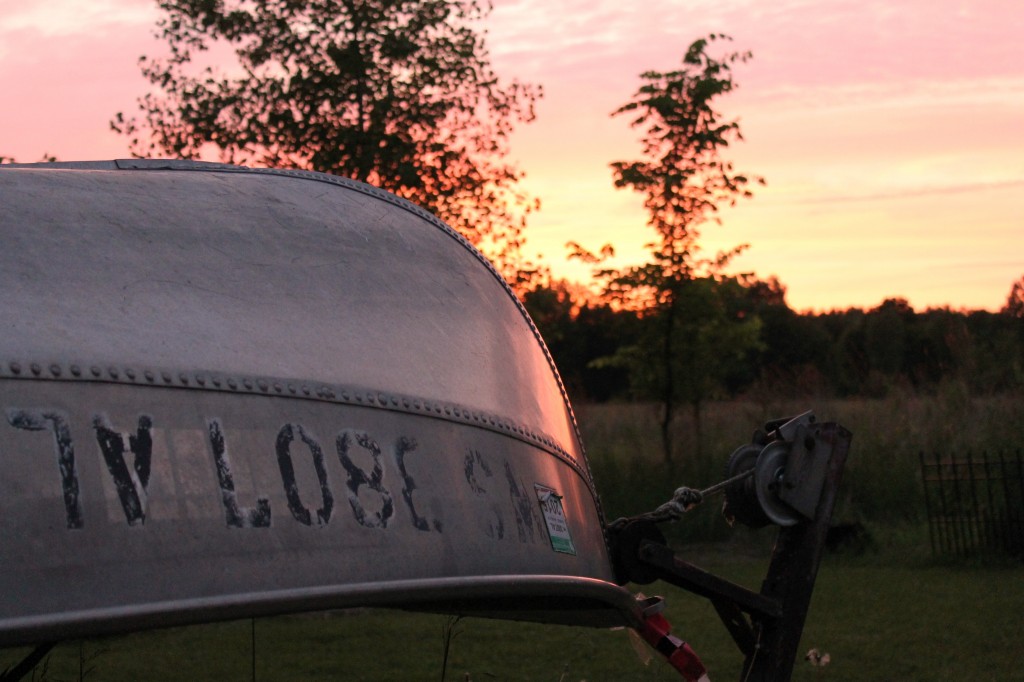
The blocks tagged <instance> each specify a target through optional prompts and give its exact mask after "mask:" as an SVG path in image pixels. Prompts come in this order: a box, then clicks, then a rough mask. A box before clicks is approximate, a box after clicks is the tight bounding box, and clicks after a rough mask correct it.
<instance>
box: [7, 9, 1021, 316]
mask: <svg viewBox="0 0 1024 682" xmlns="http://www.w3.org/2000/svg"><path fill="white" fill-rule="evenodd" d="M158 16H159V12H158V10H157V8H156V3H155V2H147V1H146V0H32V1H31V2H14V1H12V0H0V93H3V105H2V107H0V155H5V156H13V157H15V158H17V159H18V160H19V161H35V160H38V159H39V158H40V157H42V155H43V154H44V153H48V154H53V155H55V156H57V157H59V158H60V159H61V160H84V159H108V158H122V157H125V156H128V155H129V154H128V149H127V143H126V140H125V139H123V138H121V137H119V136H117V135H116V134H114V133H112V132H111V131H110V130H109V127H108V121H109V120H110V118H111V117H112V116H113V114H114V113H116V112H118V111H123V112H125V113H126V114H131V113H134V111H135V108H136V107H135V98H136V97H138V96H140V95H142V94H143V93H144V92H146V91H147V89H148V87H149V86H148V83H147V82H146V81H144V79H143V78H142V76H141V75H140V73H139V70H138V66H137V63H136V62H137V59H138V57H139V56H140V55H142V54H156V53H158V52H159V51H160V50H161V44H160V43H159V42H157V41H156V39H155V38H154V37H153V27H154V24H155V22H156V20H157V18H158ZM484 27H485V28H487V29H488V31H489V39H488V40H489V46H490V49H491V53H492V58H493V61H494V64H495V66H496V68H497V70H498V73H499V74H500V75H501V76H502V77H503V78H506V79H508V78H511V77H516V78H519V79H521V80H526V81H531V82H535V83H539V84H541V85H543V87H544V90H545V98H544V100H543V101H542V102H541V103H540V106H539V108H538V118H537V121H536V122H534V123H532V124H530V125H528V126H524V127H521V128H519V129H518V131H517V132H516V134H515V136H514V138H513V140H512V157H513V159H514V160H515V161H516V162H517V163H518V164H519V166H520V167H521V168H522V169H523V170H525V171H526V173H527V176H528V177H527V180H526V184H527V188H528V189H529V191H530V192H532V193H533V194H534V195H536V196H538V197H539V198H540V199H541V201H542V203H543V207H542V210H541V211H540V212H539V213H538V214H536V215H535V216H534V217H533V218H532V219H531V222H530V226H529V228H528V232H527V240H528V241H527V250H528V252H530V253H534V252H538V251H539V252H541V253H542V254H543V256H544V262H546V263H547V264H548V265H549V266H550V267H551V268H552V270H553V271H554V273H555V274H556V275H558V276H565V277H568V278H570V279H575V280H580V281H586V280H587V279H588V276H589V270H588V268H587V267H586V266H582V265H580V264H577V263H569V262H567V261H566V260H565V253H566V250H565V248H564V244H565V242H567V241H569V240H574V241H578V242H581V243H582V244H584V245H585V246H588V247H590V248H592V249H597V248H599V247H600V246H601V245H602V244H604V243H606V242H612V243H613V244H614V245H615V247H616V253H617V263H618V264H626V263H637V262H640V261H641V260H642V259H643V258H644V255H645V254H644V248H643V245H644V244H645V243H646V242H647V241H649V240H650V239H651V237H652V233H651V232H650V231H649V228H647V227H646V216H645V214H644V212H643V210H642V206H641V202H640V198H639V197H638V196H636V195H633V194H632V193H630V192H627V191H616V190H615V189H614V188H613V187H612V183H611V175H610V171H609V167H608V165H609V163H610V162H612V161H616V160H627V159H632V158H636V157H637V155H638V154H639V145H638V143H637V135H636V132H635V131H633V130H631V129H630V128H629V126H628V121H627V120H626V119H625V118H615V119H612V118H611V117H610V116H609V113H610V112H611V111H613V110H614V109H615V108H617V107H618V106H619V105H621V104H623V103H625V102H626V101H627V100H628V99H629V97H630V96H631V95H632V93H633V92H634V91H635V90H636V88H637V87H638V85H639V80H638V74H639V73H641V72H642V71H645V70H648V69H656V70H668V69H671V68H674V67H675V66H677V65H678V64H679V60H680V58H681V55H682V53H683V51H684V50H685V48H686V47H687V45H689V44H690V42H692V41H693V40H694V39H695V38H698V37H700V36H702V35H705V34H708V33H710V32H724V33H728V34H729V35H731V36H732V37H733V38H734V41H735V42H734V43H733V44H732V47H733V48H735V49H738V50H752V51H753V53H754V59H753V60H752V61H751V62H748V63H747V64H745V65H740V66H739V67H738V68H737V70H736V73H735V76H736V80H737V81H738V82H739V84H740V88H739V89H738V90H737V91H736V92H734V93H733V94H731V95H729V96H728V97H727V99H725V100H723V101H722V107H723V109H724V110H725V111H726V112H727V113H730V114H731V115H733V116H736V117H738V118H739V119H740V123H741V126H742V129H743V133H744V137H745V138H746V141H745V142H743V143H741V144H739V145H738V146H736V147H734V148H732V149H731V150H730V151H729V153H730V154H731V158H732V159H733V160H734V161H735V163H736V167H737V168H738V169H739V170H742V171H745V172H749V173H753V174H757V175H761V176H764V177H765V178H766V179H767V181H768V186H767V187H765V188H762V189H760V190H759V191H758V192H757V196H756V197H755V198H754V199H753V200H749V201H746V202H743V203H742V204H741V205H740V206H738V207H736V208H733V209H727V210H725V211H724V212H723V213H722V219H723V224H722V225H721V226H716V225H709V226H708V227H707V228H706V230H705V233H704V234H705V238H704V245H705V249H706V250H707V251H708V252H711V253H713V252H715V251H717V250H719V249H721V248H726V247H730V246H733V245H735V244H738V243H749V244H750V245H751V247H750V249H749V250H748V251H747V252H746V253H745V254H744V255H743V256H742V257H741V258H739V259H737V260H736V261H735V263H734V265H735V269H736V270H737V271H753V272H755V273H756V274H757V275H758V276H760V277H768V276H770V275H776V276H778V277H779V279H780V280H781V281H782V282H783V284H785V285H786V287H787V288H788V296H787V300H788V301H789V304H790V305H791V306H792V307H794V308H796V309H799V310H807V309H815V310H827V309H832V308H845V307H848V306H860V307H872V306H875V305H878V304H879V303H880V302H881V301H882V300H883V299H885V298H888V297H904V298H906V299H908V300H909V301H910V303H911V304H912V305H913V306H914V307H915V308H918V309H924V308H926V307H935V306H946V305H948V306H951V307H953V308H968V309H980V308H984V309H989V310H996V309H998V308H1000V307H1001V306H1002V305H1003V304H1004V302H1005V301H1006V297H1007V294H1008V293H1009V290H1010V287H1011V284H1012V282H1013V281H1014V280H1016V279H1018V278H1019V277H1021V276H1022V275H1024V3H1022V2H1021V1H1020V0H978V1H963V2H960V1H956V0H906V1H902V2H901V1H896V0H884V1H875V0H853V1H847V0H834V1H824V0H818V1H815V0H774V1H772V2H766V1H762V0H758V1H755V0H716V1H714V2H711V1H706V0H688V1H681V0H676V1H670V0H647V1H645V2H642V3H640V2H632V3H629V2H622V1H621V0H615V1H611V0H587V1H586V2H583V1H582V0H563V1H556V0H548V1H547V2H541V1H540V0H495V8H494V11H493V13H492V14H491V16H490V18H489V19H488V20H487V22H486V24H485V26H484Z"/></svg>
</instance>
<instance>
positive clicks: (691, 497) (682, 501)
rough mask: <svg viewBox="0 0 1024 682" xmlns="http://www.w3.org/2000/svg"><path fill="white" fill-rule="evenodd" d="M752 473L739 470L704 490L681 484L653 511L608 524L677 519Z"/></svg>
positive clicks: (613, 525) (621, 524)
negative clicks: (705, 499) (707, 498)
mask: <svg viewBox="0 0 1024 682" xmlns="http://www.w3.org/2000/svg"><path fill="white" fill-rule="evenodd" d="M753 473H754V470H753V469H747V470H746V471H743V472H740V473H738V474H736V475H735V476H732V477H730V478H727V479H725V480H724V481H719V482H718V483H715V484H714V485H712V486H710V487H708V488H705V489H704V490H695V489H693V488H688V487H686V486H681V487H679V488H676V491H675V492H674V493H672V499H671V500H669V501H668V502H665V503H664V504H662V505H661V506H659V507H658V508H657V509H655V510H654V511H649V512H646V513H644V514H638V515H637V516H627V517H623V518H621V519H616V520H615V521H612V522H611V523H610V524H609V527H610V528H613V529H619V528H622V527H623V526H625V525H626V524H627V523H630V522H632V521H653V522H654V523H661V522H662V521H678V520H679V519H681V518H683V514H685V513H686V512H688V511H690V510H691V509H693V508H694V507H696V506H697V505H699V504H700V503H701V502H703V501H704V498H705V497H710V496H712V495H715V494H717V493H720V492H722V491H723V490H725V489H726V488H728V487H729V486H731V485H732V484H733V483H738V482H739V481H742V480H744V479H746V478H749V477H750V476H752V475H753Z"/></svg>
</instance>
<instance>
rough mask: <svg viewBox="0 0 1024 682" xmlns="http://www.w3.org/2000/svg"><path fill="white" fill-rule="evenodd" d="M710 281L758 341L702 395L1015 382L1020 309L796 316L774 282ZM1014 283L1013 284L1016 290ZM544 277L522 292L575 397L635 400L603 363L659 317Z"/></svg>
mask: <svg viewBox="0 0 1024 682" xmlns="http://www.w3.org/2000/svg"><path fill="white" fill-rule="evenodd" d="M727 284H728V286H726V284H719V285H718V287H719V289H720V290H721V291H720V293H722V294H723V295H722V296H720V300H722V301H723V305H724V306H725V307H726V308H727V310H726V315H727V316H728V317H730V318H732V319H734V320H737V321H740V320H742V321H747V322H749V321H751V320H756V321H757V322H758V325H759V328H760V331H759V342H758V343H757V344H756V345H755V346H754V347H753V348H751V349H749V350H748V351H747V352H746V353H744V354H743V355H742V356H737V357H735V358H732V359H730V361H729V363H728V369H727V371H725V372H724V373H722V374H721V375H720V376H719V378H718V381H717V385H716V386H715V387H714V389H713V390H712V391H711V393H710V394H709V395H706V396H705V398H707V399H723V398H734V397H738V396H744V395H758V394H761V395H764V394H768V395H771V396H774V397H801V396H807V395H814V396H835V397H868V398H878V397H884V396H885V395H887V394H889V393H890V392H892V391H894V390H912V391H916V392H924V393H927V392H932V391H936V390H938V389H939V388H940V387H941V386H942V385H943V384H944V383H947V382H951V381H953V382H958V383H960V384H961V385H963V386H964V387H965V388H967V389H968V390H969V391H970V392H971V393H973V394H977V395H990V394H997V393H1010V392H1017V391H1020V390H1021V389H1024V315H1022V314H1021V310H1020V309H1017V308H1016V307H1015V306H1013V305H1012V303H1013V300H1014V299H1013V294H1012V293H1011V299H1010V303H1008V305H1007V306H1006V307H1005V308H1004V309H1003V310H1002V311H1000V312H998V313H992V312H988V311H982V310H975V311H958V310H950V309H948V308H938V309H928V310H925V311H923V312H917V311H915V310H914V309H913V308H911V307H910V305H909V304H908V303H907V301H906V300H903V299H899V298H893V299H887V300H885V301H884V302H883V303H882V304H881V305H879V306H877V307H875V308H871V309H868V310H864V309H860V308H850V309H847V310H839V311H831V312H826V313H798V312H796V311H794V310H792V309H791V308H790V307H789V306H788V305H787V304H786V301H785V290H784V288H783V286H782V285H781V284H780V283H779V282H778V281H777V280H775V279H769V280H768V281H762V280H756V279H749V280H745V281H742V282H741V286H738V287H737V286H736V280H733V279H730V280H728V281H727ZM1016 286H1017V285H1015V289H1014V291H1016ZM588 298H592V297H586V296H583V295H580V294H579V293H578V291H574V289H573V287H571V286H570V285H567V284H566V283H557V282H556V283H553V284H549V285H546V286H542V287H537V288H535V289H534V290H532V291H530V292H528V293H526V294H525V295H524V303H525V305H526V307H527V309H528V310H529V312H530V315H531V316H532V317H533V319H534V322H535V323H536V324H537V326H538V328H539V329H540V331H541V334H542V335H543V336H544V339H545V341H546V342H547V344H548V348H549V349H550V351H551V354H552V355H553V357H554V359H555V362H556V364H557V365H558V369H559V372H560V373H561V375H562V379H563V381H564V382H565V385H566V388H567V390H568V392H569V394H570V396H571V397H572V399H573V400H574V401H577V402H581V401H586V402H605V401H609V400H644V399H650V398H656V396H651V395H646V392H647V391H648V385H647V384H646V383H645V382H643V381H637V380H636V377H633V376H631V370H630V369H629V367H628V365H624V364H622V363H616V362H614V361H613V359H614V358H615V357H616V355H617V354H618V352H619V351H620V350H621V349H623V348H629V347H634V346H636V345H637V344H639V343H643V342H644V339H650V338H652V337H654V336H656V335H654V334H651V333H649V332H650V329H651V326H652V325H657V324H659V319H658V316H657V315H651V314H649V313H648V314H644V312H642V311H633V310H623V309H615V308H613V307H612V306H611V305H609V304H607V303H604V302H600V301H594V300H586V299H588Z"/></svg>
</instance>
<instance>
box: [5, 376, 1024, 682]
mask: <svg viewBox="0 0 1024 682" xmlns="http://www.w3.org/2000/svg"><path fill="white" fill-rule="evenodd" d="M806 407H814V408H816V411H817V412H818V414H819V415H820V417H821V418H822V419H823V420H835V421H839V422H840V423H842V424H844V425H845V426H847V427H848V428H850V429H851V430H852V431H853V432H854V441H853V442H854V446H853V448H852V450H851V454H850V459H849V464H848V471H847V475H846V478H845V479H844V486H843V492H842V501H841V504H840V509H839V511H838V514H839V516H840V517H841V518H845V519H848V520H858V521H862V522H863V523H864V524H865V525H866V526H867V528H868V529H869V531H870V533H871V536H872V547H870V548H868V549H867V551H865V552H863V553H861V554H857V555H840V556H830V557H826V559H825V561H824V563H823V565H822V568H821V571H820V573H819V578H818V584H817V587H816V590H815V595H814V598H813V601H812V604H811V610H810V613H809V616H808V621H807V626H806V628H805V631H804V637H803V642H802V645H801V651H806V650H807V649H810V648H812V647H814V648H817V649H819V650H820V651H822V652H828V653H829V656H830V659H831V662H830V664H829V665H828V666H826V667H823V668H815V667H813V666H811V665H810V664H809V663H806V662H804V661H802V660H801V661H798V663H797V666H796V670H795V673H794V676H793V679H794V680H807V681H815V682H820V681H822V680H837V681H838V680H850V681H853V680H857V681H858V682H859V681H862V680H873V681H874V680H928V681H929V682H932V681H942V680H951V681H952V680H956V681H957V682H959V681H961V680H972V682H977V681H982V680H999V681H1003V680H1022V679H1024V648H1022V647H1021V644H1020V643H1021V641H1024V619H1022V617H1021V614H1022V613H1024V566H1022V565H1021V564H1020V562H1019V561H1018V562H1015V561H1012V560H1000V559H993V558H988V559H985V560H980V559H979V560H974V561H971V562H967V563H964V562H960V563H950V562H948V561H939V560H935V559H933V558H932V557H931V556H930V552H929V545H928V535H927V528H926V526H925V524H924V520H923V516H924V514H923V508H922V507H921V493H920V490H919V487H920V483H919V481H918V480H917V470H916V468H917V452H918V451H919V450H926V451H933V450H935V449H940V450H941V451H943V452H950V451H951V450H952V449H967V448H970V449H974V450H975V451H980V450H983V449H991V450H999V449H1013V448H1014V447H1016V446H1017V445H1019V442H1018V443H1015V442H1013V441H1012V435H1013V434H1012V432H1013V429H1014V427H1015V425H1019V424H1021V423H1024V406H1022V404H1021V401H1015V400H1010V399H987V400H978V399H970V398H968V397H967V396H965V395H963V394H962V393H960V392H958V391H956V390H955V388H954V389H950V391H949V392H948V394H947V395H942V396H937V397H932V398H927V399H925V398H907V399H903V400H896V399H892V400H886V401H874V402H871V401H848V402H825V403H823V404H820V405H790V404H769V403H764V404H761V403H730V404H723V405H712V406H710V407H709V409H708V410H707V413H706V417H705V420H706V423H705V428H704V433H705V442H704V444H703V447H702V448H701V451H702V452H703V453H704V455H703V456H702V457H696V456H693V455H692V453H693V452H695V451H696V448H695V444H693V443H692V442H689V443H688V444H687V439H688V438H690V436H689V434H690V433H691V432H690V431H688V425H687V424H686V422H685V420H681V421H680V423H679V424H678V425H677V427H678V429H679V438H680V442H681V443H683V444H684V447H683V448H682V449H681V450H682V452H684V453H685V452H687V451H689V452H690V453H691V455H690V456H688V457H680V461H679V462H676V463H674V464H672V465H665V464H664V463H662V462H660V461H659V453H658V448H657V438H656V436H655V435H654V434H655V433H656V431H655V430H654V428H653V427H654V424H655V413H654V411H653V410H652V409H651V408H649V407H646V406H633V405H627V406H623V405H616V406H607V405H602V406H584V407H583V408H582V409H581V410H580V420H581V424H582V427H583V431H584V437H585V440H586V443H587V445H588V448H589V452H590V459H591V464H592V466H593V468H594V472H595V478H596V479H597V481H598V485H599V487H601V493H602V498H603V500H604V506H605V510H606V512H607V513H608V515H609V516H610V517H614V516H617V515H620V514H621V515H626V514H633V513H637V512H641V511H646V510H648V509H651V508H652V507H653V506H655V505H657V504H658V503H660V502H662V501H664V500H665V499H667V497H668V495H670V494H671V491H672V489H673V488H674V487H676V486H677V485H681V484H686V485H691V486H694V487H703V486H706V485H708V484H710V483H713V482H715V481H717V480H720V478H721V477H722V469H723V466H724V461H725V458H726V457H727V456H728V454H729V452H731V450H732V449H734V448H735V447H736V446H738V445H741V444H743V443H745V442H747V441H748V439H749V436H750V432H751V431H752V430H753V428H754V427H755V426H757V425H758V424H759V423H761V422H762V421H764V420H765V419H766V418H770V417H775V416H779V415H785V414H792V413H796V412H799V411H802V410H803V409H805V408H806ZM691 440H692V439H691ZM613 483H614V485H612V484H613ZM717 506H718V505H717V504H706V505H704V506H703V507H702V508H701V509H700V510H698V511H697V512H694V513H693V514H692V516H691V517H690V518H687V519H686V520H684V521H683V522H681V523H679V524H676V526H678V527H679V529H678V530H676V531H674V532H673V533H671V534H670V536H671V537H672V539H673V542H674V544H675V546H676V548H677V551H679V553H680V554H682V555H683V556H684V558H686V559H687V560H690V561H692V562H693V563H696V564H698V565H700V566H702V567H704V568H706V569H708V570H711V571H712V572H715V573H717V574H720V575H724V576H726V577H729V578H730V579H732V580H734V581H736V582H739V583H741V584H744V585H746V586H748V587H751V588H753V589H757V588H758V586H759V581H760V578H761V577H762V576H763V573H764V569H765V566H766V559H767V556H768V553H769V551H770V547H771V543H772V538H773V531H772V530H771V529H763V530H761V531H757V532H751V531H744V530H732V531H730V530H729V529H728V528H727V527H725V525H724V524H723V523H722V522H721V521H720V520H719V517H720V515H719V514H718V513H717ZM727 534H728V535H727ZM708 538H717V541H715V542H708V541H707V540H708ZM723 538H725V539H723ZM638 589H643V591H644V592H646V593H647V594H662V595H664V596H665V597H666V598H667V600H668V604H669V607H668V614H667V615H668V617H669V620H670V621H671V622H672V623H673V625H674V626H675V632H676V633H677V634H678V635H679V636H681V637H683V638H684V639H687V640H688V641H689V642H690V643H691V645H692V646H693V648H694V650H695V651H696V652H697V653H698V654H699V655H700V656H701V657H702V658H703V660H704V662H705V663H706V664H707V666H708V668H709V670H710V673H711V678H712V679H713V680H716V681H719V680H738V679H739V676H740V666H741V663H742V659H741V656H740V654H739V652H738V651H737V650H736V648H735V646H734V645H733V643H732V641H731V639H730V638H729V636H728V634H727V633H726V631H725V629H724V627H723V626H722V625H721V623H720V622H719V621H718V619H717V616H716V615H715V613H714V610H713V609H712V607H711V606H710V604H709V603H707V602H706V601H704V600H702V599H700V598H698V597H695V596H693V595H691V594H689V593H686V592H683V591H681V590H678V589H675V588H673V587H671V586H667V585H664V584H660V583H656V584H654V585H650V586H644V587H643V588H638ZM446 629H447V630H448V631H449V632H450V633H451V636H449V637H447V638H446V637H445V635H444V632H445V631H446ZM254 634H255V640H254V638H253V635H254ZM446 639H447V641H448V643H449V645H450V653H449V658H448V665H447V674H446V675H445V677H444V679H447V680H449V681H463V680H475V681H477V682H480V681H481V680H543V681H550V682H570V681H571V682H578V681H580V680H588V681H589V682H595V681H597V680H678V679H680V678H679V677H678V676H677V675H676V674H675V673H674V672H673V671H672V670H671V669H670V668H669V667H668V666H667V665H666V664H665V663H664V662H663V661H662V660H661V659H660V658H659V657H658V656H657V655H655V656H654V658H653V660H651V661H650V662H649V664H646V665H645V664H644V663H643V662H642V661H641V657H640V656H639V655H638V654H637V652H636V651H635V650H634V644H633V643H632V642H631V638H630V636H629V635H628V633H627V632H625V631H609V630H593V629H587V628H570V627H561V626H550V625H535V624H525V623H508V622H500V621H488V620H483V619H463V620H460V621H458V622H455V623H453V622H452V620H451V619H450V618H448V617H445V616H439V615H429V614H418V613H405V612H396V611H382V610H362V611H358V612H341V613H331V614H311V615H303V616H285V617H278V618H270V619H260V620H257V621H255V623H253V622H252V621H239V622H230V623H217V624H210V625H203V626H195V627H190V628H176V629H170V630H161V631H153V632H144V633H136V634H133V635H128V636H124V637H117V638H108V639H103V640H90V641H85V642H70V643H67V644H63V645H61V646H59V647H57V648H56V649H55V650H54V651H53V652H52V653H51V654H50V655H49V656H48V658H47V659H46V660H45V661H44V662H43V663H42V664H40V666H38V667H37V669H36V670H35V671H34V673H33V675H32V676H30V677H28V678H26V679H33V680H77V679H79V678H80V676H81V677H82V678H84V679H86V680H98V681H103V680H155V681H158V680H213V679H216V680H239V681H242V680H252V679H253V678H255V679H256V680H268V681H269V680H282V681H284V680H441V679H442V671H443V670H444V666H443V663H442V661H443V652H444V647H445V642H446ZM253 641H255V657H254V656H253V646H252V645H253ZM639 646H640V650H641V651H645V652H646V649H645V648H644V647H643V645H639ZM26 651H27V650H24V649H22V650H7V651H0V671H2V670H3V669H5V668H6V667H7V666H10V665H12V664H13V663H14V662H16V661H17V660H20V658H21V656H23V655H24V654H25V653H26Z"/></svg>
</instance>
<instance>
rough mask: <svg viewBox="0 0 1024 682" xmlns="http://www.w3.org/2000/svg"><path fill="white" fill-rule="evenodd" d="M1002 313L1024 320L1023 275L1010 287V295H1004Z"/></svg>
mask: <svg viewBox="0 0 1024 682" xmlns="http://www.w3.org/2000/svg"><path fill="white" fill-rule="evenodd" d="M1002 312H1003V313H1005V314H1006V315H1009V316H1010V317H1015V318H1017V319H1018V320H1024V275H1022V276H1021V278H1020V279H1018V280H1017V281H1016V282H1014V283H1013V285H1012V286H1011V287H1010V295H1009V296H1007V297H1006V305H1005V306H1003V310H1002Z"/></svg>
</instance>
